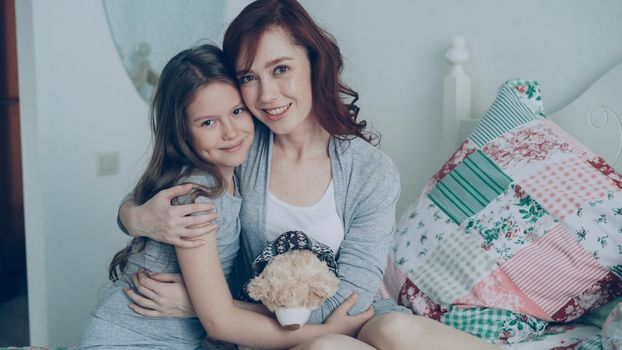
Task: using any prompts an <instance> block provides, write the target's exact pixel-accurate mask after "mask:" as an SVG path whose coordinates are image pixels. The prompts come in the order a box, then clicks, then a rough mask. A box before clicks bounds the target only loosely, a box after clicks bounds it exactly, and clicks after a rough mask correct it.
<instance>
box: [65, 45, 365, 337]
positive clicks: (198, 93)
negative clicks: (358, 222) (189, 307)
mask: <svg viewBox="0 0 622 350" xmlns="http://www.w3.org/2000/svg"><path fill="white" fill-rule="evenodd" d="M151 118H152V119H151V120H152V129H153V134H154V136H155V142H154V150H153V154H152V157H151V160H150V163H149V165H148V167H147V170H146V171H145V173H144V174H143V176H142V177H141V179H140V181H139V182H138V185H137V186H136V188H135V189H134V194H133V199H134V201H135V202H136V203H141V204H144V203H146V202H147V201H148V200H149V199H151V198H152V197H154V195H155V194H156V193H158V192H159V191H160V190H162V189H166V188H169V187H171V186H173V185H175V184H178V183H182V182H191V183H193V185H192V186H193V187H195V192H197V193H199V194H201V195H203V196H204V197H203V198H207V197H209V198H210V199H211V201H212V202H213V207H214V208H215V210H216V211H217V212H218V214H219V215H218V219H217V227H218V233H217V235H214V234H211V235H209V236H207V237H204V239H205V244H204V245H202V246H201V247H200V248H178V249H177V253H176V252H175V247H174V246H172V245H169V244H165V243H160V242H157V241H155V240H152V239H147V238H134V239H133V240H132V241H131V242H130V244H129V245H128V247H127V248H126V249H124V250H122V251H120V252H119V253H117V255H115V257H114V259H113V261H112V263H111V265H110V270H109V275H110V278H111V279H112V280H113V281H114V283H113V286H112V288H110V289H109V290H107V291H106V294H105V295H104V297H103V299H102V300H101V302H100V303H99V304H98V306H97V307H96V309H95V311H94V312H93V313H92V316H91V318H90V319H89V320H88V322H87V324H86V325H85V328H84V330H83V332H82V334H81V336H80V340H79V343H78V346H77V347H78V348H79V349H85V348H95V347H96V348H115V347H118V348H123V349H130V348H160V349H170V348H174V349H197V348H200V347H201V343H202V341H203V339H204V338H205V335H206V333H205V330H204V327H205V329H206V330H207V332H208V334H209V335H210V336H212V337H218V338H222V339H224V340H230V341H231V340H235V341H237V342H239V343H243V344H247V345H250V346H261V347H266V348H269V347H285V346H287V347H289V346H292V345H295V344H298V343H300V342H302V341H304V340H307V339H311V338H312V337H315V336H318V335H321V334H324V333H328V332H339V333H344V332H345V333H349V332H352V331H351V330H350V329H348V328H347V327H352V324H353V322H352V320H355V322H354V323H357V325H354V327H360V325H361V324H362V322H364V321H365V320H362V321H358V319H355V318H350V317H346V316H345V312H346V311H347V310H344V311H343V312H341V315H339V316H337V315H336V316H335V318H334V322H332V324H331V325H328V324H327V325H326V326H318V327H314V328H309V329H306V330H305V331H303V332H288V331H285V330H283V329H282V328H281V327H280V325H279V324H278V322H276V321H275V320H274V319H272V318H270V317H268V316H266V315H264V314H261V313H258V312H254V311H249V310H247V309H245V308H250V309H256V308H255V307H254V306H250V305H245V304H243V303H239V304H238V305H239V306H236V305H234V303H233V300H232V299H231V295H230V294H229V289H228V286H227V283H226V277H228V275H229V273H230V272H231V269H232V267H233V261H234V259H235V257H236V255H237V251H238V248H239V232H240V222H239V219H238V213H239V209H240V205H241V201H242V200H241V198H240V196H239V195H238V193H237V188H236V182H235V178H234V174H233V170H234V167H236V166H238V165H240V164H241V163H242V162H243V161H244V160H245V159H246V156H247V153H248V150H249V148H250V146H251V144H252V142H253V135H254V132H253V121H252V117H251V115H250V113H249V112H248V111H247V110H246V107H245V106H244V104H243V102H242V99H241V97H240V95H239V92H238V90H237V87H236V85H235V81H234V80H233V75H232V71H231V69H230V68H229V67H228V66H227V65H226V64H225V60H224V57H223V53H222V51H221V50H220V49H218V48H216V47H214V46H211V45H203V46H200V47H197V48H193V49H189V50H185V51H182V52H181V53H179V54H178V55H176V56H175V57H173V58H172V59H171V60H170V61H169V63H168V64H167V65H166V67H165V68H164V70H163V72H162V76H161V79H160V82H159V84H158V88H157V91H156V94H155V97H154V102H153V106H152V113H151ZM199 198H201V197H199ZM181 201H182V202H189V200H188V198H187V197H186V198H182V199H181ZM207 208H209V206H203V209H207ZM199 214H201V213H199ZM208 215H210V214H208ZM211 217H212V219H213V218H214V216H213V215H212V216H211ZM196 256H201V257H202V258H203V261H204V262H205V265H200V266H192V265H189V264H188V263H187V261H188V260H190V259H193V257H196ZM177 257H178V259H179V264H178V261H177ZM180 265H181V270H182V271H183V272H184V274H186V273H187V274H188V277H189V285H193V284H192V283H194V281H196V280H197V276H198V279H204V282H206V285H208V287H207V288H205V289H203V290H201V291H200V293H202V296H203V297H207V299H202V306H203V307H202V308H197V313H198V315H199V317H200V319H201V322H202V323H203V326H204V327H203V326H202V325H201V323H199V320H198V319H196V318H176V317H174V316H176V315H174V314H172V315H167V316H169V317H167V318H148V317H143V316H140V315H138V314H136V313H134V312H133V311H132V310H130V309H129V308H128V304H129V300H130V299H129V298H128V297H127V295H126V293H127V294H128V295H130V296H132V297H133V298H142V300H144V301H146V305H147V307H148V306H149V302H147V300H157V299H158V298H159V295H158V292H157V291H154V290H151V289H149V288H147V287H145V285H144V284H142V283H141V281H140V280H139V279H138V278H137V277H136V275H135V273H136V272H137V271H138V270H139V269H144V270H147V271H148V272H159V273H176V272H179V271H180ZM142 275H145V276H146V274H145V273H143V274H142ZM132 276H133V277H132ZM179 281H181V279H179ZM193 294H194V293H193ZM193 296H194V295H193ZM240 305H241V307H240ZM171 316H173V317H171ZM240 320H243V321H240ZM348 320H350V321H348ZM336 323H337V324H336ZM339 323H343V324H347V326H344V325H343V324H339ZM251 325H252V327H251ZM249 328H252V329H251V330H249ZM242 330H243V331H244V332H242ZM255 330H256V331H255ZM231 331H232V332H234V333H233V335H234V336H231V335H230V332H231ZM274 339H279V340H274Z"/></svg>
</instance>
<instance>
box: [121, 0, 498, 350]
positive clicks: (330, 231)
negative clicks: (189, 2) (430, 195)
mask: <svg viewBox="0 0 622 350" xmlns="http://www.w3.org/2000/svg"><path fill="white" fill-rule="evenodd" d="M223 47H224V51H225V54H226V55H227V58H228V59H229V61H230V62H232V64H234V65H235V67H236V73H237V77H238V83H239V85H240V90H241V93H242V97H243V99H244V102H245V103H246V105H247V106H248V108H249V109H250V111H251V112H252V113H253V115H254V116H255V117H256V118H257V119H259V121H261V124H260V125H258V126H257V128H256V139H255V142H254V144H253V146H252V148H251V150H250V153H249V157H248V160H247V161H246V162H245V163H244V164H243V165H242V166H241V167H240V168H239V171H238V174H239V178H240V192H241V194H242V195H243V196H244V203H243V204H242V208H241V213H240V218H241V224H242V236H241V243H242V248H243V249H242V252H243V257H244V259H245V261H246V265H247V266H248V265H249V264H250V262H251V261H252V259H253V258H254V256H255V255H256V254H258V253H259V252H260V251H261V250H262V249H263V248H264V247H265V246H266V242H268V241H270V240H271V239H273V238H274V234H275V233H279V232H283V231H284V230H300V231H303V232H305V233H307V234H308V235H309V236H311V237H312V238H315V239H316V240H318V241H321V242H323V243H325V244H327V245H329V246H331V247H334V248H335V253H336V255H337V256H338V257H337V263H338V268H339V272H340V285H339V289H338V291H337V293H336V294H335V296H333V297H332V298H330V299H328V300H327V301H326V302H325V303H324V304H323V305H322V306H321V308H320V309H319V310H316V311H314V312H313V313H312V315H311V322H315V323H320V322H322V321H325V320H326V319H327V317H328V315H330V313H331V312H332V311H333V310H335V308H336V307H337V306H338V305H340V304H341V303H343V302H344V300H346V298H347V297H348V296H349V295H350V294H351V293H357V294H358V296H359V298H358V302H357V304H356V306H355V307H354V308H353V310H352V313H353V314H356V313H359V312H363V311H364V310H366V309H367V308H368V307H369V306H370V305H373V306H374V308H375V310H376V316H377V317H375V318H374V319H372V320H370V321H369V322H367V323H366V324H365V326H364V327H363V328H362V329H361V331H360V332H359V333H358V334H357V335H355V336H354V337H348V336H338V335H331V336H327V337H320V338H317V339H314V340H312V341H310V342H307V343H304V344H301V345H300V346H299V348H300V349H305V348H315V347H320V348H322V347H324V348H329V349H337V348H338V349H346V348H351V349H370V348H377V349H417V348H422V349H435V348H436V349H444V348H461V349H468V348H473V349H487V348H494V347H493V346H492V345H491V344H488V343H486V342H484V341H482V340H480V339H478V338H476V337H473V336H470V335H468V334H466V333H462V332H459V331H457V330H455V329H452V328H449V327H446V326H444V325H442V324H440V323H438V322H435V321H432V320H429V319H425V318H421V317H417V316H413V315H411V314H410V313H405V312H399V311H402V310H400V309H399V308H398V307H397V305H395V303H394V302H392V301H390V300H378V299H377V298H376V293H377V290H378V288H379V285H380V282H381V280H382V274H383V272H384V268H385V263H386V257H387V254H388V252H389V248H390V245H391V244H392V240H393V229H394V225H395V204H396V201H397V199H398V196H399V191H400V187H399V174H398V172H397V169H396V168H395V166H394V165H393V163H392V162H391V160H390V159H389V158H388V157H387V156H386V155H385V154H383V153H382V152H381V151H380V150H378V149H377V148H375V147H374V146H373V145H372V144H371V143H370V141H371V137H370V135H369V133H367V132H366V123H365V121H358V120H357V117H358V111H359V109H358V107H357V106H356V105H355V104H354V103H355V102H356V101H357V99H358V94H357V93H356V92H355V91H353V90H352V89H351V88H349V87H348V86H346V85H345V84H344V83H343V82H342V81H341V78H340V73H341V70H342V68H343V67H342V64H343V59H342V56H341V53H340V50H339V47H338V46H337V45H336V43H335V41H334V39H333V38H332V37H331V36H330V34H328V33H327V32H326V31H324V30H323V29H321V28H320V27H319V26H318V25H317V24H316V23H315V22H314V21H313V19H312V18H311V17H310V16H309V14H308V13H307V12H306V11H305V10H304V8H303V7H302V6H301V5H300V4H299V3H298V2H296V1H295V0H257V1H254V2H253V3H251V4H250V5H248V6H247V7H246V8H245V9H244V10H242V12H241V13H240V14H239V15H238V16H237V17H236V18H235V19H234V20H233V22H232V23H231V25H230V26H229V28H228V29H227V32H226V33H225V37H224V44H223ZM120 214H121V218H122V221H123V222H126V221H128V223H130V224H129V225H128V226H127V227H128V230H129V231H130V232H142V233H143V234H144V235H147V236H149V235H151V234H152V233H153V232H154V231H155V230H154V228H157V227H159V226H161V225H164V224H168V225H170V226H171V227H175V226H176V225H175V224H174V223H172V221H171V220H170V219H167V218H166V217H164V216H163V215H161V213H159V212H158V211H154V210H151V209H150V208H147V207H141V206H138V207H137V206H135V205H134V204H128V205H127V206H126V205H124V207H122V208H121V213H120ZM128 217H133V218H132V219H131V220H127V218H128ZM146 218H152V219H151V220H148V219H146ZM124 219H125V220H124ZM131 222H134V223H135V222H141V223H142V225H132V224H131ZM178 228H179V229H183V228H184V227H183V226H182V225H179V226H178ZM167 236H170V237H179V235H178V234H177V233H176V232H175V230H170V231H169V232H168V234H167ZM182 236H183V235H182ZM236 277H237V276H236ZM155 285H156V286H157V285H158V284H157V283H155ZM158 288H159V287H158ZM188 288H189V291H190V293H191V294H193V293H194V292H193V290H192V289H193V287H192V286H190V285H188ZM180 294H183V293H180ZM135 301H136V302H138V303H140V301H137V300H135ZM197 305H198V304H197V303H196V302H195V307H196V306H197Z"/></svg>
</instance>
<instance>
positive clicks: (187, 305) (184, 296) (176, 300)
mask: <svg viewBox="0 0 622 350" xmlns="http://www.w3.org/2000/svg"><path fill="white" fill-rule="evenodd" d="M132 281H134V285H135V286H136V290H138V293H136V292H135V291H134V290H133V289H131V288H126V289H125V293H126V294H127V296H128V297H129V298H130V299H132V301H133V302H134V304H130V305H129V307H130V309H132V310H133V311H134V312H136V313H137V314H140V315H143V316H146V317H180V318H190V317H196V314H195V312H194V308H193V306H192V303H191V301H190V297H189V296H188V291H187V290H186V285H185V284H184V279H183V277H182V276H181V274H179V273H147V272H145V271H143V270H141V271H140V272H138V273H135V274H133V275H132ZM139 293H140V294H139Z"/></svg>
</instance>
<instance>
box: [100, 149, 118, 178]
mask: <svg viewBox="0 0 622 350" xmlns="http://www.w3.org/2000/svg"><path fill="white" fill-rule="evenodd" d="M118 173H119V152H117V151H114V152H98V153H97V176H106V175H116V174H118Z"/></svg>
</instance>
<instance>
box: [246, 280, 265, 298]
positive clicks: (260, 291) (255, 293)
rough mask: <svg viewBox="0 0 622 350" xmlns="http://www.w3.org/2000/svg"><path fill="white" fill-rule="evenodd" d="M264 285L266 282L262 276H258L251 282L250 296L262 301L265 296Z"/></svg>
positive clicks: (248, 288)
mask: <svg viewBox="0 0 622 350" xmlns="http://www.w3.org/2000/svg"><path fill="white" fill-rule="evenodd" d="M264 284H265V283H264V280H263V278H262V277H261V276H257V277H255V278H253V279H252V280H250V282H248V286H247V291H248V295H249V296H250V297H251V298H253V299H255V300H258V301H261V299H263V297H264V296H265V294H264V291H265V289H266V288H265V287H266V286H264Z"/></svg>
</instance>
